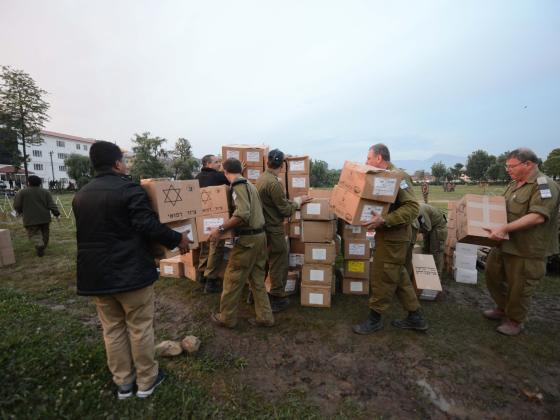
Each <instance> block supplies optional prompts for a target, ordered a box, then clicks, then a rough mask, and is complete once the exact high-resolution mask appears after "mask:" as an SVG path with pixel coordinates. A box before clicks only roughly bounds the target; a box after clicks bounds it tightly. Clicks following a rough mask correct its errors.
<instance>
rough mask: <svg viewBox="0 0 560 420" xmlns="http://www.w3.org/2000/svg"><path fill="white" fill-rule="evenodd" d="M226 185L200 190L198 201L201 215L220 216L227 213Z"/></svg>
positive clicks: (227, 188) (227, 189)
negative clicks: (200, 206)
mask: <svg viewBox="0 0 560 420" xmlns="http://www.w3.org/2000/svg"><path fill="white" fill-rule="evenodd" d="M228 191H229V187H228V186H227V185H218V186H216V187H204V188H201V189H200V201H201V205H202V210H201V215H202V216H207V215H210V214H220V213H227V212H229V204H228V203H229V202H228Z"/></svg>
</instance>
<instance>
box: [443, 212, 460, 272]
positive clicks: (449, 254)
mask: <svg viewBox="0 0 560 420" xmlns="http://www.w3.org/2000/svg"><path fill="white" fill-rule="evenodd" d="M456 243H457V202H456V201H449V202H448V203H447V239H446V241H445V267H446V271H447V272H448V273H449V274H453V253H454V252H455V244H456Z"/></svg>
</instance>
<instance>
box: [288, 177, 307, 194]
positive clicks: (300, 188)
mask: <svg viewBox="0 0 560 420" xmlns="http://www.w3.org/2000/svg"><path fill="white" fill-rule="evenodd" d="M308 192H309V175H305V174H290V173H288V195H289V197H290V198H294V197H299V196H302V195H307V193H308Z"/></svg>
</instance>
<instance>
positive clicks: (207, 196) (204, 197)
mask: <svg viewBox="0 0 560 420" xmlns="http://www.w3.org/2000/svg"><path fill="white" fill-rule="evenodd" d="M200 199H201V201H202V202H203V203H204V204H206V203H207V202H209V201H212V197H211V196H210V193H209V192H208V191H203V192H202V194H201V195H200Z"/></svg>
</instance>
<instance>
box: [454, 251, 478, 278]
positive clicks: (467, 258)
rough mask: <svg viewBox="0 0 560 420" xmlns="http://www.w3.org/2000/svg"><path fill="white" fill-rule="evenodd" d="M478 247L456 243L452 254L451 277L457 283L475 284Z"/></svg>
mask: <svg viewBox="0 0 560 420" xmlns="http://www.w3.org/2000/svg"><path fill="white" fill-rule="evenodd" d="M477 253H478V246H477V245H471V244H464V243H461V242H458V243H457V244H456V246H455V252H454V253H453V277H454V278H455V281H456V282H458V283H467V284H476V282H477V278H478V272H477V270H476V257H477Z"/></svg>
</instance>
